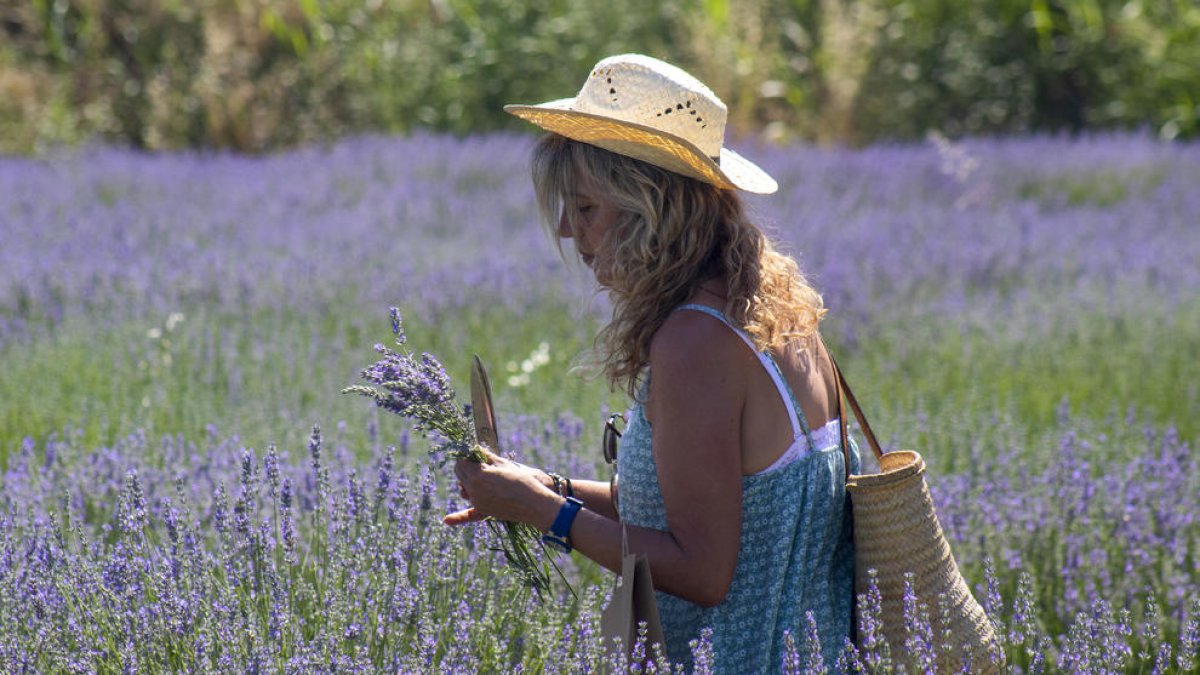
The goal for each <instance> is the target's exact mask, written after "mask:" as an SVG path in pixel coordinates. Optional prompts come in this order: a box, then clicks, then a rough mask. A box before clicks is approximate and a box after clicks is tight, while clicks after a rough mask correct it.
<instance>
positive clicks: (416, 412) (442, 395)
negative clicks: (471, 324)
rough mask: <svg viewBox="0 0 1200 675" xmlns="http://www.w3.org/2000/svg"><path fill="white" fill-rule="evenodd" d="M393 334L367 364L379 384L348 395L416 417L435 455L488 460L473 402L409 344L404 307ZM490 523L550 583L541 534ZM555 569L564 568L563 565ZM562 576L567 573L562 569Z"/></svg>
mask: <svg viewBox="0 0 1200 675" xmlns="http://www.w3.org/2000/svg"><path fill="white" fill-rule="evenodd" d="M391 317H392V333H394V334H395V336H396V346H397V347H398V348H400V349H399V350H392V349H389V348H388V347H386V346H384V345H383V344H376V345H375V351H377V352H379V354H380V355H382V357H383V358H381V359H379V360H378V361H376V362H375V363H373V364H371V365H370V366H368V367H366V368H364V369H363V371H362V378H363V379H364V380H367V381H368V382H371V383H373V384H375V385H376V386H377V387H378V388H376V387H373V386H367V385H354V386H350V387H346V388H345V389H343V390H342V393H343V394H361V395H363V396H368V397H370V398H372V399H373V400H374V401H375V405H377V406H379V407H380V408H383V409H384V410H387V411H388V412H392V413H395V414H397V415H399V416H401V417H403V418H405V419H408V420H411V421H412V422H413V427H414V428H415V429H417V430H418V431H421V432H424V433H429V432H432V439H431V440H432V442H433V447H432V448H431V449H430V454H431V455H432V456H433V457H435V458H438V459H439V460H440V461H441V462H445V461H448V460H451V459H454V460H459V459H465V460H469V461H472V462H479V463H483V462H486V461H487V456H486V455H485V454H484V452H483V448H482V446H480V445H479V440H478V438H476V435H475V424H474V422H473V420H472V418H471V415H470V409H469V408H468V407H464V406H460V405H459V404H458V403H456V402H455V395H454V387H453V386H452V385H451V383H450V376H449V375H447V374H446V369H445V368H444V367H443V366H442V364H441V362H440V361H438V359H437V357H435V356H434V355H433V354H430V353H428V352H425V353H422V354H421V356H420V358H419V359H418V358H417V357H416V356H414V355H413V354H412V353H411V352H408V351H407V350H405V349H404V344H405V342H406V341H407V338H406V336H405V335H404V328H403V325H402V323H401V317H400V310H399V309H398V308H396V307H392V308H391ZM487 524H488V527H489V528H490V529H491V531H492V533H493V534H494V535H495V536H496V537H497V538H498V540H499V541H500V547H499V548H498V549H496V550H499V551H500V552H502V553H503V554H504V558H505V559H506V560H507V561H508V564H509V566H510V567H512V569H513V570H514V571H515V572H516V573H517V574H518V575H519V576H520V577H521V579H522V580H523V581H524V582H525V584H526V585H528V586H529V587H530V588H533V589H534V590H535V591H537V592H538V593H541V592H542V591H547V590H549V588H550V573H549V570H548V568H547V565H546V564H545V563H544V562H542V560H546V559H548V558H547V557H546V556H544V555H543V556H542V560H539V558H538V556H537V555H535V554H534V547H535V546H536V547H539V548H543V553H544V552H545V551H544V545H543V544H542V539H541V534H540V533H539V532H538V531H537V530H536V529H535V528H534V527H533V526H531V525H528V524H526V523H517V522H512V521H507V520H506V521H495V520H492V519H490V518H489V519H488V520H487ZM555 569H556V570H558V568H557V566H555ZM559 577H560V578H562V572H561V571H559Z"/></svg>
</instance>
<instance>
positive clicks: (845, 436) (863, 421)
mask: <svg viewBox="0 0 1200 675" xmlns="http://www.w3.org/2000/svg"><path fill="white" fill-rule="evenodd" d="M821 346H823V347H825V355H826V356H828V357H829V363H830V365H832V366H833V373H834V375H835V376H836V377H837V390H838V419H839V423H838V427H839V430H840V431H841V432H842V456H843V457H844V458H845V465H846V478H847V479H849V478H850V423H849V420H847V419H846V406H845V403H844V401H849V402H850V408H851V409H852V410H853V411H854V416H855V417H857V418H858V425H859V427H860V428H861V429H862V432H863V436H865V437H866V439H867V444H868V445H870V446H871V451H872V452H874V453H875V459H877V460H880V461H882V460H883V450H882V449H881V448H880V446H879V441H878V440H877V439H876V438H875V432H874V431H872V430H871V424H870V423H869V422H867V416H866V415H864V414H863V411H862V408H861V407H859V405H858V399H856V398H855V397H854V392H853V391H851V390H850V383H849V382H847V381H846V376H845V375H843V374H842V369H841V368H840V367H838V363H837V359H835V358H833V352H831V351H829V346H828V345H825V343H824V341H822V343H821Z"/></svg>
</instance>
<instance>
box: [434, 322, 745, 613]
mask: <svg viewBox="0 0 1200 675" xmlns="http://www.w3.org/2000/svg"><path fill="white" fill-rule="evenodd" d="M747 358H753V356H752V355H749V352H748V350H746V348H745V346H744V345H742V344H741V342H740V340H739V339H738V338H737V337H736V336H735V335H734V334H733V333H731V332H730V331H729V330H728V329H727V328H725V327H724V326H722V325H721V324H720V323H718V322H717V321H716V320H714V319H712V318H710V317H706V316H704V315H700V314H695V313H692V312H683V313H680V314H676V315H673V316H672V317H671V318H670V319H668V321H667V322H666V324H664V326H663V327H662V328H661V329H660V330H659V333H658V335H656V337H655V340H654V343H653V344H652V346H651V356H650V359H651V368H652V372H653V377H652V378H651V391H650V396H649V400H648V402H647V406H646V412H647V415H648V417H649V418H650V419H651V421H652V426H653V434H654V436H653V445H654V458H655V463H656V465H657V470H658V476H659V487H660V491H661V493H662V497H663V503H664V505H665V507H666V513H667V523H668V530H667V531H661V530H655V529H651V528H643V527H634V526H628V527H626V533H627V536H628V544H629V550H630V552H634V553H644V554H646V556H647V559H648V560H649V562H650V568H651V573H652V575H653V577H654V582H655V586H656V587H657V588H659V589H660V590H663V591H666V592H668V593H671V594H673V595H677V596H679V597H682V598H685V599H687V600H689V601H692V602H695V603H697V604H700V605H705V606H711V605H715V604H717V603H719V602H721V601H722V600H723V599H724V597H725V595H726V593H727V592H728V589H729V586H730V584H731V583H732V580H733V574H734V570H735V568H736V565H737V552H738V545H739V541H740V537H741V453H740V420H741V407H742V402H743V400H744V397H745V394H744V392H745V382H744V381H743V379H742V376H743V374H744V373H745V372H746V359H747ZM697 364H703V365H702V367H698V365H697ZM515 466H519V465H514V464H513V463H511V462H504V461H500V462H498V463H495V464H490V465H478V464H471V463H469V462H460V463H459V464H458V466H457V467H456V471H457V472H458V475H459V480H460V482H461V483H462V485H463V487H464V488H465V490H466V492H467V493H468V494H469V495H470V498H471V501H472V503H473V504H474V509H469V510H467V511H462V512H459V513H456V514H451V515H449V516H447V517H446V522H447V523H450V524H458V523H462V522H469V521H471V520H477V519H479V518H480V517H482V516H483V515H492V516H495V517H498V518H503V519H506V520H520V521H523V522H527V523H529V524H531V525H533V526H534V527H537V528H538V529H540V530H543V531H546V530H548V529H549V528H550V526H551V524H552V523H553V522H554V518H555V516H556V515H557V513H558V510H559V508H560V507H561V505H562V503H563V498H562V497H561V496H559V495H557V494H555V493H554V491H553V490H551V489H549V488H548V487H547V486H546V485H545V484H544V483H542V482H541V481H540V480H539V479H538V478H537V477H536V476H535V475H533V474H532V473H530V472H528V471H523V470H518V469H515V468H514V467H515ZM522 474H523V475H522ZM600 486H603V487H602V488H601V487H600ZM580 487H581V488H582V489H583V492H584V494H583V495H582V496H581V499H583V501H584V502H585V503H587V502H588V501H589V498H591V501H595V502H597V503H598V504H601V505H602V504H605V503H606V502H607V504H608V508H610V509H611V501H608V500H607V491H608V485H607V483H600V482H590V483H589V482H583V481H581V486H580ZM601 489H602V490H603V493H602V495H597V494H596V492H597V490H601ZM576 490H577V492H578V490H579V488H576ZM571 541H572V544H573V546H574V547H575V549H576V550H578V551H579V552H580V553H582V554H584V555H586V556H587V557H589V558H591V559H592V560H595V561H596V562H597V563H599V564H601V565H603V566H604V567H607V568H608V569H611V570H614V571H618V570H619V569H620V565H621V524H620V523H619V522H617V521H616V520H614V519H613V518H612V517H609V516H608V515H607V514H605V513H603V512H601V511H600V510H599V509H585V510H582V511H580V513H579V514H578V516H577V517H576V519H575V522H574V524H573V526H572V528H571Z"/></svg>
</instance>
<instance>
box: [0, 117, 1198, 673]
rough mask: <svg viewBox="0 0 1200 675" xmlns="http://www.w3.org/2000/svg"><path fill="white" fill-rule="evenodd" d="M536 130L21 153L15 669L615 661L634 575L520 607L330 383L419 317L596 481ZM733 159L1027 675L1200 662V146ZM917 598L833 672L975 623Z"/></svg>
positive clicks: (504, 403) (393, 427)
mask: <svg viewBox="0 0 1200 675" xmlns="http://www.w3.org/2000/svg"><path fill="white" fill-rule="evenodd" d="M529 147H530V140H529V139H528V138H526V137H517V136H505V135H493V136H486V137H474V138H468V139H453V138H448V137H440V136H414V137H411V138H407V139H398V138H359V139H354V140H348V141H343V142H339V143H336V144H332V145H329V146H321V147H318V146H314V147H310V148H308V149H305V150H300V151H294V152H290V153H287V154H279V155H273V156H268V157H261V158H248V157H242V156H234V155H224V154H166V155H143V154H137V153H131V152H127V151H122V150H114V149H107V148H92V149H87V150H80V151H70V152H67V151H64V152H62V153H61V154H57V155H51V156H47V157H43V158H40V159H28V158H0V403H2V405H0V469H2V471H3V473H2V474H0V475H2V478H0V504H2V507H0V672H6V673H7V672H80V673H87V672H114V671H121V672H162V671H171V672H231V671H236V672H250V671H253V672H262V671H269V672H316V671H319V672H330V671H334V672H356V671H362V672H380V671H387V672H510V671H521V672H590V671H592V670H594V668H595V666H596V664H597V662H598V661H599V660H600V658H601V656H600V655H601V653H602V651H603V646H602V645H601V644H600V642H599V638H598V636H597V632H598V618H597V617H598V611H599V608H600V607H601V606H602V604H603V602H604V596H605V593H606V592H607V589H608V587H609V584H610V578H609V577H608V576H607V575H606V574H604V573H602V572H601V571H599V570H598V569H597V568H595V566H593V565H591V564H590V563H588V562H586V561H581V560H577V559H567V558H562V559H560V560H559V563H560V565H562V566H563V568H564V572H565V574H566V576H567V578H568V579H569V580H570V581H571V584H572V586H573V587H574V590H575V592H576V593H577V596H576V595H572V593H571V591H569V590H568V589H567V587H566V586H565V585H564V584H561V583H560V584H558V585H557V586H555V590H554V595H553V597H542V598H539V597H538V596H536V595H534V594H533V593H531V592H530V591H529V590H528V589H526V588H523V587H521V586H520V584H519V583H517V582H516V581H515V579H514V578H513V577H512V575H508V574H506V573H505V571H504V569H503V564H502V560H501V559H500V558H499V557H498V554H496V553H495V552H494V551H492V550H491V547H492V546H493V545H494V542H491V541H490V540H489V536H490V535H489V533H488V530H487V529H486V528H481V529H479V530H474V531H472V530H463V531H460V530H449V529H447V528H444V527H442V526H441V525H440V516H441V514H443V513H445V512H446V511H447V510H449V509H453V508H455V507H456V497H455V496H454V491H453V490H452V489H451V488H452V486H451V484H450V483H451V478H450V474H449V472H448V471H447V470H444V469H442V468H440V467H438V466H437V465H436V464H433V463H431V462H430V461H429V459H428V457H427V455H426V450H427V449H428V447H429V446H428V442H427V441H426V440H425V439H423V438H421V436H420V435H419V434H415V433H412V432H411V430H409V429H407V428H406V427H405V425H404V423H403V422H402V421H401V420H400V419H399V418H396V417H393V416H382V415H380V414H378V413H377V412H376V411H375V410H374V409H373V408H372V407H371V406H370V405H369V403H368V402H366V401H364V400H362V399H361V398H359V397H350V396H344V395H342V394H340V391H341V389H342V388H343V387H345V386H346V385H349V384H354V383H355V382H356V380H357V377H358V372H359V370H360V369H361V368H362V367H363V366H365V365H367V364H368V363H369V362H370V361H372V360H373V359H374V352H373V351H372V345H373V344H375V343H377V342H386V341H387V340H388V336H389V335H390V330H389V329H390V323H389V320H388V307H389V306H398V307H399V308H400V309H401V310H402V311H403V313H404V316H405V323H406V330H407V332H408V334H409V340H410V344H411V345H412V346H413V348H415V349H417V350H429V351H431V352H433V353H435V354H437V355H438V356H439V357H440V358H441V359H442V361H443V362H444V363H445V365H446V367H447V369H448V371H449V374H450V375H451V377H452V378H453V379H454V380H455V381H456V382H458V383H464V384H465V382H466V378H467V372H468V369H469V365H470V360H471V356H472V354H475V353H478V354H479V355H480V356H481V357H482V358H483V360H484V361H485V362H486V363H487V364H488V365H489V368H490V370H491V371H492V379H493V385H494V387H495V389H496V392H495V393H496V398H497V403H498V405H499V408H500V410H501V411H502V414H501V418H500V426H501V433H502V445H503V446H504V449H506V450H507V451H509V452H510V453H512V454H515V455H516V456H517V457H519V458H520V459H521V460H522V461H526V462H529V463H536V464H540V465H542V466H546V467H547V468H553V469H555V470H558V471H559V472H561V473H570V474H572V475H578V476H604V475H606V474H603V465H602V462H601V461H600V452H599V444H598V439H599V432H600V428H601V425H602V421H603V419H604V416H605V414H606V412H607V411H609V410H612V409H617V408H622V407H624V406H625V402H624V401H623V400H621V398H620V396H619V395H616V394H611V393H609V392H608V391H607V390H606V388H605V386H604V385H603V383H602V382H600V381H595V380H587V379H584V378H581V377H580V376H578V375H576V374H573V373H571V372H569V371H570V369H571V366H572V365H573V364H574V362H575V360H576V357H577V356H578V355H579V354H580V352H581V351H582V350H583V349H584V348H586V347H587V346H588V344H589V340H590V336H591V334H592V332H593V331H594V330H595V328H596V327H597V326H598V325H599V322H601V321H602V320H603V319H604V317H605V315H606V311H607V305H606V301H605V299H604V298H603V296H600V295H597V294H596V293H595V291H594V289H593V287H592V285H591V284H590V282H589V280H588V278H587V275H586V274H585V272H586V270H582V269H579V268H578V266H576V265H573V264H571V263H569V262H563V261H562V260H561V259H560V257H559V255H558V252H557V251H556V249H555V246H554V244H553V242H551V241H550V240H549V239H548V238H547V236H546V235H545V234H544V232H543V231H542V229H541V228H540V227H539V226H538V225H537V223H536V220H535V214H534V209H533V196H532V189H531V187H530V185H529V180H528V170H527V160H528V150H529ZM739 149H740V150H744V151H745V152H746V153H747V154H749V155H751V156H753V157H755V158H756V159H760V160H761V164H762V165H763V166H764V168H766V169H767V170H768V171H769V172H771V173H772V174H773V175H775V176H776V177H777V178H779V182H780V185H781V190H780V192H779V194H777V195H774V196H771V197H766V198H758V197H755V198H753V200H752V202H751V205H752V210H753V211H754V212H755V213H756V214H757V216H758V218H759V221H760V222H761V223H763V224H764V226H766V227H767V228H768V229H770V230H771V231H772V232H773V233H774V234H775V235H776V236H777V237H778V238H779V239H780V240H782V241H783V242H784V244H785V246H786V247H787V248H788V249H789V250H790V251H791V252H792V253H793V254H795V255H796V256H797V258H798V259H799V260H800V262H801V265H802V267H804V268H805V269H806V270H807V271H808V273H809V274H810V276H811V277H812V278H813V280H814V281H815V282H816V284H817V286H818V287H819V288H820V289H821V291H822V292H823V294H824V296H825V299H826V303H827V304H828V306H829V307H830V314H829V318H828V320H827V322H826V324H825V328H824V330H825V332H826V334H827V336H828V337H829V340H830V342H831V344H832V346H833V348H834V349H835V350H836V351H837V352H838V354H839V357H840V360H841V361H842V365H843V367H844V368H845V370H846V371H847V375H848V377H849V378H850V379H851V380H852V381H853V382H854V383H855V390H856V392H857V393H858V394H859V397H860V398H861V399H863V403H864V405H865V406H866V407H867V411H868V413H869V414H871V416H872V422H873V426H875V427H876V429H877V431H879V432H881V434H882V438H883V439H884V440H885V442H887V443H888V444H889V445H891V446H893V447H912V448H916V449H918V450H920V451H921V452H922V453H923V454H924V455H925V457H926V459H927V461H928V462H929V465H930V468H931V473H930V478H929V480H930V483H931V487H932V490H933V492H934V497H935V499H936V500H937V502H938V508H939V512H940V514H941V516H942V521H943V525H944V526H945V528H946V530H947V534H948V536H949V537H950V538H951V541H952V546H953V547H954V551H955V554H956V557H957V558H958V560H959V563H960V565H961V566H962V567H963V570H964V573H965V574H966V575H967V577H968V579H969V580H970V581H971V582H972V584H973V585H974V587H975V590H976V594H977V597H979V598H980V599H981V600H983V601H984V603H985V605H986V607H987V609H988V611H989V613H990V615H991V616H992V618H993V621H994V622H995V623H996V625H997V627H998V629H999V631H1000V633H1001V635H1002V636H1003V638H1004V640H1005V643H1006V651H1007V660H1008V664H1009V667H1010V669H1011V670H1012V671H1013V672H1088V673H1090V672H1123V673H1140V672H1146V673H1149V672H1160V673H1200V653H1198V650H1200V517H1198V516H1197V514H1198V513H1200V460H1198V459H1197V457H1196V452H1195V450H1196V446H1197V442H1198V441H1200V414H1198V413H1200V368H1198V367H1197V365H1196V363H1197V357H1198V356H1200V190H1198V189H1197V187H1196V186H1197V185H1200V148H1197V146H1195V145H1188V144H1163V143H1159V142H1156V141H1153V140H1150V139H1148V138H1144V137H1141V136H1135V135H1118V136H1107V137H1100V136H1097V137H1090V138H1083V139H1076V140H1065V139H1056V138H1025V139H1007V140H973V141H965V142H961V143H950V142H948V141H944V140H942V139H938V138H932V139H930V140H929V141H928V142H926V143H922V144H917V145H904V146H875V147H870V148H867V149H862V150H853V151H851V150H831V149H817V148H812V147H806V146H792V147H745V146H743V147H741V148H739ZM568 257H569V256H568ZM315 425H317V426H319V428H316V427H315ZM917 600H918V601H920V602H927V603H928V604H927V606H926V607H925V614H924V615H922V612H921V611H920V610H921V607H920V606H918V605H914V612H913V615H914V618H913V621H912V625H911V626H910V628H911V629H912V630H911V636H912V647H913V650H914V652H915V653H916V654H917V655H918V657H917V658H915V660H914V661H913V662H911V663H909V662H890V661H889V660H888V659H887V658H886V656H885V655H882V654H878V653H865V654H850V653H849V652H848V653H847V656H846V658H845V659H844V662H845V663H844V664H843V665H845V666H846V667H847V668H850V667H852V666H853V665H854V664H855V663H858V664H859V665H861V666H862V667H863V668H864V669H865V671H866V672H893V671H894V672H899V671H900V670H901V669H903V670H905V671H906V672H913V671H914V670H915V671H921V670H922V664H923V663H924V661H923V659H922V658H921V657H920V655H922V654H924V655H929V654H931V653H932V650H936V649H939V648H940V646H941V644H942V643H943V642H945V641H946V640H947V637H946V636H944V635H942V634H941V633H940V632H939V631H938V629H937V626H938V623H937V608H936V602H935V601H934V600H932V599H917ZM923 617H924V618H923ZM812 647H813V645H811V644H810V643H809V642H808V641H807V639H806V637H805V636H804V635H803V634H798V635H797V636H795V651H794V653H791V654H789V655H788V657H789V658H788V659H787V660H786V662H785V666H786V669H788V670H790V671H793V672H805V671H806V669H809V665H810V661H809V658H808V655H809V654H810V653H811V649H812ZM707 648H708V647H707V646H706V644H705V643H704V642H703V641H701V642H700V643H698V644H697V645H696V647H695V652H696V664H697V668H696V670H698V671H703V670H704V668H705V664H706V663H707V659H706V649H707ZM856 660H857V661H856ZM617 665H620V664H617ZM655 667H656V668H658V669H659V670H662V669H664V668H667V667H669V665H668V664H662V663H659V664H656V665H655ZM815 670H819V669H815Z"/></svg>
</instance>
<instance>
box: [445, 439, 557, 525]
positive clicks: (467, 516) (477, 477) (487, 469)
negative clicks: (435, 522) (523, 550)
mask: <svg viewBox="0 0 1200 675" xmlns="http://www.w3.org/2000/svg"><path fill="white" fill-rule="evenodd" d="M484 454H485V455H486V457H487V463H484V464H480V463H478V462H472V461H470V460H465V459H460V460H458V461H457V462H455V464H454V475H455V476H456V477H457V478H458V484H459V487H460V488H461V491H462V494H463V496H464V497H466V498H467V499H468V500H469V501H470V502H471V504H472V507H471V508H468V509H463V510H462V511H456V512H454V513H451V514H448V515H447V516H446V517H445V518H443V519H442V522H443V523H445V524H447V525H462V524H465V523H470V522H475V521H479V520H483V519H484V518H489V517H490V518H496V519H498V520H511V521H516V522H523V523H529V524H530V525H533V526H534V527H537V528H539V529H546V528H547V527H549V525H550V523H549V522H546V523H543V522H542V521H543V520H545V519H546V518H545V514H546V513H549V514H550V516H549V517H550V520H553V518H554V515H553V514H554V513H555V512H556V511H555V506H554V504H556V503H557V502H558V501H559V500H560V497H559V496H558V495H556V494H554V491H553V490H551V489H550V488H548V487H546V485H545V483H543V482H542V479H541V477H542V475H543V474H542V472H540V471H538V470H537V469H534V468H532V467H528V466H525V465H524V464H518V463H517V462H514V461H512V460H509V459H505V458H503V457H501V456H499V455H497V454H495V453H493V452H491V451H489V450H486V449H485V450H484Z"/></svg>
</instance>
